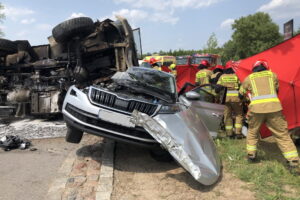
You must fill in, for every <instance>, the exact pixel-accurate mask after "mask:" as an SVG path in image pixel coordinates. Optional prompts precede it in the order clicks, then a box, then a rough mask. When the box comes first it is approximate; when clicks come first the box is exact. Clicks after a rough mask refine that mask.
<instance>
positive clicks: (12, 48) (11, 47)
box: [0, 38, 18, 54]
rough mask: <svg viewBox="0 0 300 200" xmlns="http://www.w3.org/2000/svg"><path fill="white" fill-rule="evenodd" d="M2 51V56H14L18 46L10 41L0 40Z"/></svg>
mask: <svg viewBox="0 0 300 200" xmlns="http://www.w3.org/2000/svg"><path fill="white" fill-rule="evenodd" d="M0 51H1V53H2V54H13V53H17V51H18V47H17V45H16V44H15V43H14V42H13V41H10V40H7V39H3V38H0Z"/></svg>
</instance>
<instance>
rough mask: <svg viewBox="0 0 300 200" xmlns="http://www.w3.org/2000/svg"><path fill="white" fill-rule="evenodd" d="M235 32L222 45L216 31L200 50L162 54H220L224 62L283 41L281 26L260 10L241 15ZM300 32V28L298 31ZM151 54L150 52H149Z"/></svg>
mask: <svg viewBox="0 0 300 200" xmlns="http://www.w3.org/2000/svg"><path fill="white" fill-rule="evenodd" d="M232 29H233V31H234V32H233V34H232V36H231V39H230V40H229V41H227V42H226V43H225V44H224V45H223V46H222V47H218V40H217V37H216V35H215V33H212V34H211V36H210V37H209V39H208V40H207V42H206V46H205V47H204V48H203V49H199V50H183V49H178V50H173V51H172V50H170V51H166V52H165V51H160V52H158V53H159V54H160V55H173V56H183V55H192V54H195V53H212V54H220V55H221V56H222V62H223V63H225V62H226V61H228V60H239V59H244V58H247V57H250V56H252V55H254V54H257V53H259V52H261V51H264V50H266V49H268V48H270V47H272V46H274V45H276V44H278V43H280V42H282V41H283V36H282V35H281V34H280V33H279V27H278V25H277V24H275V23H274V22H273V21H272V19H271V17H270V16H269V14H267V13H262V12H258V13H255V14H253V15H248V16H246V17H241V18H240V19H237V20H235V22H234V23H233V24H232ZM298 32H299V33H300V28H299V29H298V31H297V32H296V33H298ZM148 54H149V53H148ZM150 55H151V54H150Z"/></svg>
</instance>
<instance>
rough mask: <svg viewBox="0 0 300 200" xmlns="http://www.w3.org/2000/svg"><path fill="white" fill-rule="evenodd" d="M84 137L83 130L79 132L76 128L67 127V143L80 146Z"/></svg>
mask: <svg viewBox="0 0 300 200" xmlns="http://www.w3.org/2000/svg"><path fill="white" fill-rule="evenodd" d="M82 135H83V132H82V131H81V130H78V129H76V128H74V127H71V126H68V125H67V135H66V141H67V142H70V143H76V144H78V143H79V142H80V141H81V138H82Z"/></svg>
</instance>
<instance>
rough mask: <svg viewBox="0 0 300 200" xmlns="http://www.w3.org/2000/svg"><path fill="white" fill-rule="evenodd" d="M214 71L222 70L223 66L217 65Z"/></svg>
mask: <svg viewBox="0 0 300 200" xmlns="http://www.w3.org/2000/svg"><path fill="white" fill-rule="evenodd" d="M215 69H222V70H223V69H224V66H223V65H217V66H216V67H215Z"/></svg>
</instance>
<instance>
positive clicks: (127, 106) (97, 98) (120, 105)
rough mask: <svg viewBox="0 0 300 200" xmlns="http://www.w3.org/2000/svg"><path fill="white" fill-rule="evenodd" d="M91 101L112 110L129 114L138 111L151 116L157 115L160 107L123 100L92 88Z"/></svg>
mask: <svg viewBox="0 0 300 200" xmlns="http://www.w3.org/2000/svg"><path fill="white" fill-rule="evenodd" d="M90 99H91V100H92V101H93V102H94V103H96V104H99V105H102V106H106V107H109V108H112V109H116V110H121V111H124V112H127V113H132V112H133V111H134V110H138V111H139V112H142V113H146V114H147V115H150V116H151V115H153V114H154V113H155V111H156V110H157V107H158V105H155V104H150V103H146V102H142V101H137V100H125V99H121V98H119V97H118V96H117V95H115V94H111V93H108V92H105V91H103V90H99V89H96V88H91V93H90Z"/></svg>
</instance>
